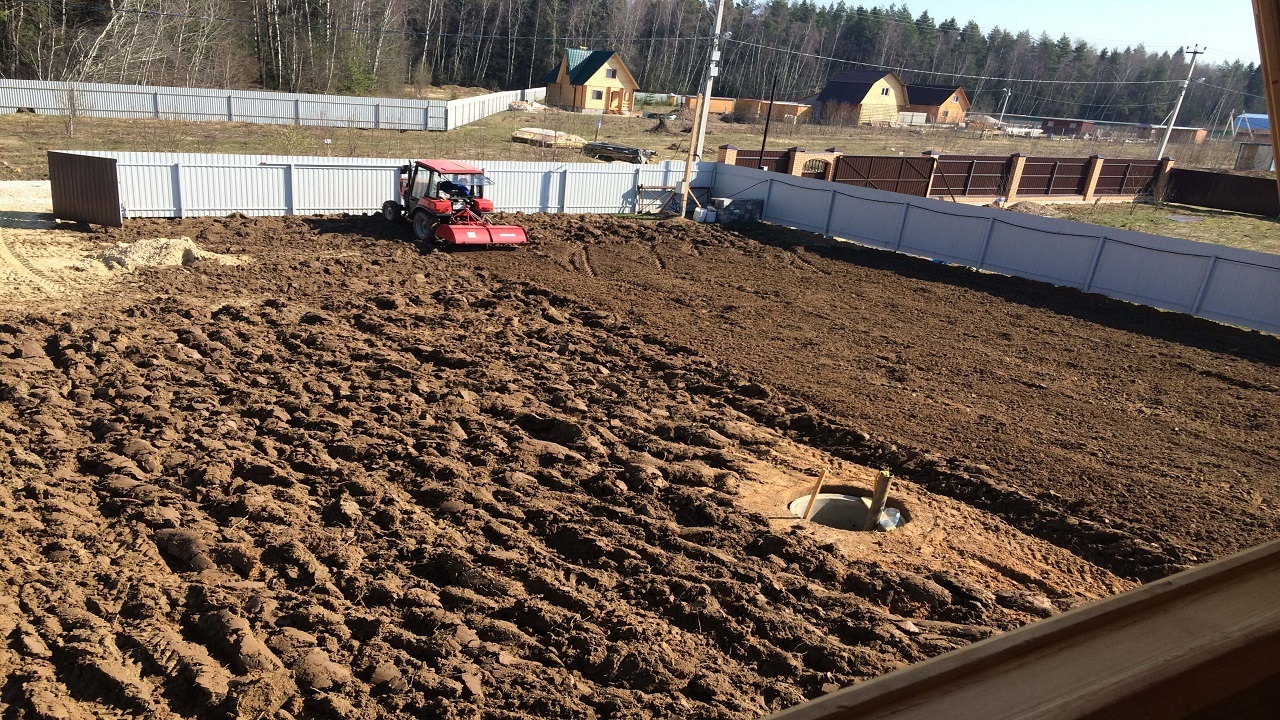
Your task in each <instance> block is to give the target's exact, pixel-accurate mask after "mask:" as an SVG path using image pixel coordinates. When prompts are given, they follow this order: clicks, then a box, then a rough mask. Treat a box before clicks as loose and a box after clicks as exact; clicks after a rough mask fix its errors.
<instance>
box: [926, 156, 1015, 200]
mask: <svg viewBox="0 0 1280 720" xmlns="http://www.w3.org/2000/svg"><path fill="white" fill-rule="evenodd" d="M1012 167H1013V158H1011V157H1009V156H1008V155H943V156H941V157H939V158H938V167H937V169H936V170H934V173H933V191H932V195H934V196H935V197H962V196H969V195H978V196H983V197H991V196H995V195H1007V194H1008V188H1009V172H1010V170H1011V169H1012Z"/></svg>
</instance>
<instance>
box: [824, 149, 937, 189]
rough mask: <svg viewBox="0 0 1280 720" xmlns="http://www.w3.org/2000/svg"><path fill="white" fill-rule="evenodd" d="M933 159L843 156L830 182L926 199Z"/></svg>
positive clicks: (837, 159) (838, 160)
mask: <svg viewBox="0 0 1280 720" xmlns="http://www.w3.org/2000/svg"><path fill="white" fill-rule="evenodd" d="M932 172H933V159H932V158H916V157H912V158H907V157H875V156H870V155H843V156H841V157H838V158H836V167H835V175H834V176H833V177H832V180H834V181H836V182H838V183H843V184H845V185H854V186H857V187H864V188H872V189H874V190H887V191H889V192H896V193H903V194H906V195H915V196H916V197H925V196H926V195H927V194H928V192H929V175H930V173H932Z"/></svg>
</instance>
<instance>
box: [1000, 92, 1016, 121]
mask: <svg viewBox="0 0 1280 720" xmlns="http://www.w3.org/2000/svg"><path fill="white" fill-rule="evenodd" d="M1012 94H1013V91H1012V90H1010V89H1009V88H1005V89H1004V102H1003V103H1001V104H1000V124H1001V125H1003V124H1004V111H1005V110H1008V109H1009V96H1010V95H1012Z"/></svg>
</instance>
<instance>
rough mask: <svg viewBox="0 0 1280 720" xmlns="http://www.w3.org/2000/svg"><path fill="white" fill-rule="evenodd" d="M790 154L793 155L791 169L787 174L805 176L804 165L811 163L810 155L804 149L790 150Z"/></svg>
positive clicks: (794, 148)
mask: <svg viewBox="0 0 1280 720" xmlns="http://www.w3.org/2000/svg"><path fill="white" fill-rule="evenodd" d="M788 152H790V154H791V167H788V168H787V173H788V174H790V175H796V176H799V175H802V174H804V164H805V163H806V162H808V161H809V153H807V152H805V150H804V148H802V147H793V148H790V149H789V150H788Z"/></svg>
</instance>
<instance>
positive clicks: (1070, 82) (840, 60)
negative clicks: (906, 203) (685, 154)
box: [728, 39, 1180, 85]
mask: <svg viewBox="0 0 1280 720" xmlns="http://www.w3.org/2000/svg"><path fill="white" fill-rule="evenodd" d="M728 42H731V43H735V44H738V45H749V46H751V47H757V48H760V49H761V50H772V51H774V52H781V53H788V54H791V55H800V56H802V57H810V58H814V59H816V60H830V61H832V62H838V63H845V64H847V65H861V66H862V67H868V68H874V69H877V70H878V69H880V68H882V67H883V66H882V65H877V64H875V63H865V62H858V61H857V60H846V59H844V58H838V57H831V56H828V55H816V54H814V53H806V52H801V51H799V50H791V49H789V48H780V47H773V46H770V45H762V44H760V43H753V42H747V41H746V40H734V39H729V40H728ZM892 69H894V70H897V71H898V72H911V73H920V74H922V75H943V76H945V77H955V78H965V79H967V80H999V81H1001V82H1014V83H1031V84H1037V85H1172V84H1174V83H1178V82H1180V81H1179V80H1030V79H1022V78H1007V77H998V76H994V75H966V74H965V73H953V72H946V71H940V70H917V69H914V68H903V67H899V68H892Z"/></svg>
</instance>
